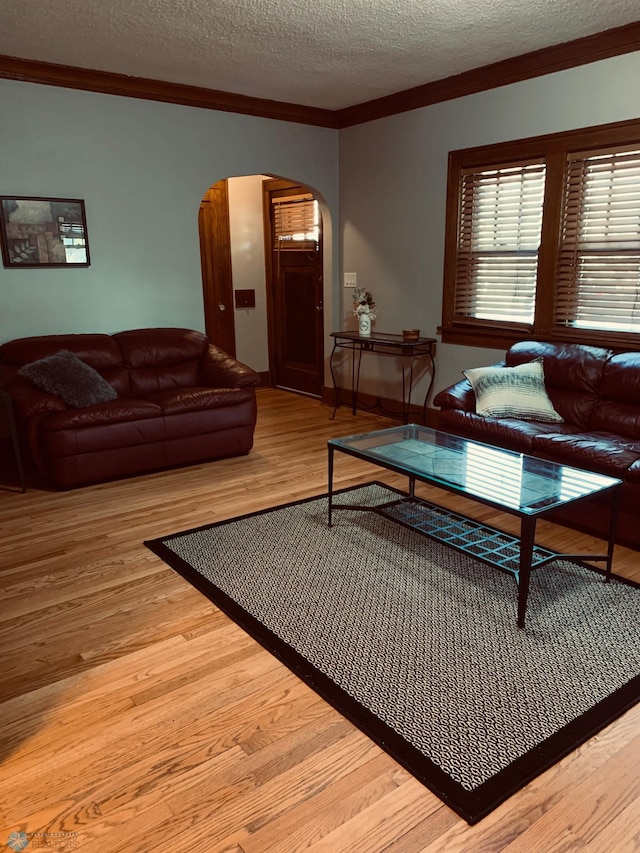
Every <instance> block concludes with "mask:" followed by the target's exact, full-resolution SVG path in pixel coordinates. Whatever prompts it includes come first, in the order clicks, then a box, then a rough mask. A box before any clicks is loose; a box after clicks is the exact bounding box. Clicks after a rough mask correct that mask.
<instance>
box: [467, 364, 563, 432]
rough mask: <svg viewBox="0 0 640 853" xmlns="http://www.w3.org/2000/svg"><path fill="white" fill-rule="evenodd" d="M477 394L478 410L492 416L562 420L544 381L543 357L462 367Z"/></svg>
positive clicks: (550, 421)
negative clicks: (512, 363)
mask: <svg viewBox="0 0 640 853" xmlns="http://www.w3.org/2000/svg"><path fill="white" fill-rule="evenodd" d="M462 372H463V374H464V375H465V376H466V377H467V379H468V380H469V382H470V383H471V387H472V388H473V391H474V394H475V397H476V414H478V415H482V416H483V417H489V418H520V419H521V420H523V421H542V422H543V423H561V422H562V420H563V419H562V418H561V417H560V415H559V414H558V413H557V412H556V410H555V409H554V407H553V403H552V402H551V400H550V399H549V395H548V394H547V390H546V388H545V385H544V370H543V367H542V361H541V360H540V359H535V360H534V361H527V362H525V363H524V364H518V365H516V366H515V367H494V366H491V367H473V368H471V369H470V370H463V371H462Z"/></svg>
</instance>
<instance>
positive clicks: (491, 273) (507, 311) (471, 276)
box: [455, 162, 545, 324]
mask: <svg viewBox="0 0 640 853" xmlns="http://www.w3.org/2000/svg"><path fill="white" fill-rule="evenodd" d="M544 182H545V166H544V163H541V162H539V163H526V164H514V165H511V166H505V167H501V168H499V169H490V170H485V171H480V172H478V171H470V172H466V171H465V172H463V173H462V182H461V196H460V227H459V233H458V252H457V263H456V276H455V314H456V316H457V317H471V318H476V319H485V320H494V321H506V322H509V323H524V324H531V323H533V319H534V308H535V297H536V280H537V273H538V250H539V248H540V235H541V231H542V204H543V199H544Z"/></svg>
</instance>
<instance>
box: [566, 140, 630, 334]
mask: <svg viewBox="0 0 640 853" xmlns="http://www.w3.org/2000/svg"><path fill="white" fill-rule="evenodd" d="M555 320H556V323H557V324H558V325H561V326H565V327H574V328H586V329H610V330H612V331H614V330H619V331H627V332H639V331H640V150H633V151H629V150H626V151H624V150H622V151H618V152H611V151H608V152H606V153H603V154H598V153H595V154H594V153H592V154H590V155H588V156H587V155H585V154H571V155H569V157H568V162H567V177H566V184H565V193H564V204H563V214H562V233H561V242H560V252H559V258H558V274H557V286H556V303H555Z"/></svg>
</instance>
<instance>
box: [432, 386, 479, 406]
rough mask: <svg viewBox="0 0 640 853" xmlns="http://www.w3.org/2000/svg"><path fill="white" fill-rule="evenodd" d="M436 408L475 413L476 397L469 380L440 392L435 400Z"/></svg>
mask: <svg viewBox="0 0 640 853" xmlns="http://www.w3.org/2000/svg"><path fill="white" fill-rule="evenodd" d="M433 404H434V406H438V407H439V408H440V409H462V411H463V412H475V410H476V395H475V394H474V393H473V388H472V387H471V384H470V382H469V380H468V379H461V380H460V382H456V384H455V385H450V386H449V388H444V389H443V390H442V391H439V392H438V393H437V394H436V396H435V397H434V399H433Z"/></svg>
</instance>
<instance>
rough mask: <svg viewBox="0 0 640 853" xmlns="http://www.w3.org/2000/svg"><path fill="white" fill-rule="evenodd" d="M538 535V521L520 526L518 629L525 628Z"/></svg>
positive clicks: (533, 519)
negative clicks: (536, 536)
mask: <svg viewBox="0 0 640 853" xmlns="http://www.w3.org/2000/svg"><path fill="white" fill-rule="evenodd" d="M535 535H536V519H535V518H523V519H522V522H521V524H520V571H519V580H518V628H524V616H525V613H526V611H527V598H528V596H529V578H530V576H531V558H532V557H533V542H534V539H535Z"/></svg>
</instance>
